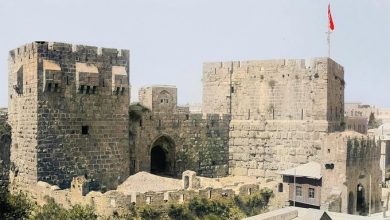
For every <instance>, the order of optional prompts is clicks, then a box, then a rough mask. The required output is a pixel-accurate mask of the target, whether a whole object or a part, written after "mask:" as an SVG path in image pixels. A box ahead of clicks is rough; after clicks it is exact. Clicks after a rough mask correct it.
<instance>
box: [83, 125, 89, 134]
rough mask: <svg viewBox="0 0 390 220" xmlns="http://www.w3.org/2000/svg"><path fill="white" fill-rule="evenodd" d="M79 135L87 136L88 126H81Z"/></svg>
mask: <svg viewBox="0 0 390 220" xmlns="http://www.w3.org/2000/svg"><path fill="white" fill-rule="evenodd" d="M81 134H83V135H87V134H89V126H87V125H84V126H81Z"/></svg>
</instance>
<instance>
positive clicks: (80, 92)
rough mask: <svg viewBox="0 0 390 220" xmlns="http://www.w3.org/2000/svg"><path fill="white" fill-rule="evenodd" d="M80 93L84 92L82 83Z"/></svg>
mask: <svg viewBox="0 0 390 220" xmlns="http://www.w3.org/2000/svg"><path fill="white" fill-rule="evenodd" d="M80 93H81V94H83V93H84V85H81V86H80Z"/></svg>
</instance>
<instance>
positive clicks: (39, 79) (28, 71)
mask: <svg viewBox="0 0 390 220" xmlns="http://www.w3.org/2000/svg"><path fill="white" fill-rule="evenodd" d="M8 90H9V123H10V125H11V126H12V147H11V160H12V162H13V165H14V166H13V167H12V175H13V177H12V178H11V179H13V180H14V184H15V185H19V184H20V185H26V184H30V183H34V182H36V181H45V182H48V183H50V184H56V185H59V186H60V187H61V188H66V187H69V186H70V183H71V181H72V178H73V177H75V176H80V175H85V176H86V177H87V178H88V179H89V180H91V186H92V188H95V189H112V188H115V187H116V186H117V185H118V184H119V183H121V182H122V181H124V179H125V178H126V177H128V175H129V157H128V155H129V149H128V143H129V128H128V119H129V113H128V106H129V102H130V98H129V51H128V50H117V49H108V48H97V47H92V46H84V45H71V44H66V43H52V42H33V43H30V44H27V45H25V46H22V47H19V48H17V49H15V50H11V51H10V52H9V87H8Z"/></svg>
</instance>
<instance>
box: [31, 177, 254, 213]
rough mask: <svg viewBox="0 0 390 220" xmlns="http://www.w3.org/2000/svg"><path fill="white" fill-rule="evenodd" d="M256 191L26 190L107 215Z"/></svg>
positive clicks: (251, 188) (251, 187)
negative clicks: (89, 207)
mask: <svg viewBox="0 0 390 220" xmlns="http://www.w3.org/2000/svg"><path fill="white" fill-rule="evenodd" d="M259 190H260V187H259V185H257V184H243V185H241V186H238V188H236V189H231V188H211V187H209V188H205V189H199V190H178V191H162V192H145V193H139V192H137V193H132V194H131V195H126V194H124V193H122V192H118V191H116V190H111V191H108V192H106V193H100V192H95V191H92V192H89V193H88V194H87V195H85V196H83V195H82V194H81V193H80V192H79V191H75V190H73V191H72V189H65V190H61V189H59V188H58V187H57V186H53V185H50V184H48V183H45V182H38V183H37V184H36V185H34V186H31V187H30V188H29V191H28V193H29V194H30V195H31V197H32V198H33V199H34V200H35V201H37V203H38V204H40V205H42V204H44V203H45V202H46V198H47V197H51V198H53V199H54V201H56V202H57V203H59V204H62V205H63V206H64V207H65V208H70V207H71V206H72V205H75V204H81V205H90V206H93V207H94V208H95V209H96V211H97V213H99V214H101V215H105V216H109V215H112V214H113V213H114V212H118V213H121V212H123V211H126V210H127V209H128V208H129V207H130V206H131V205H136V206H143V205H150V206H152V207H160V206H161V205H164V204H181V203H185V202H188V201H190V200H191V199H193V198H195V197H199V198H206V199H218V198H233V197H234V196H235V195H241V196H243V195H250V194H253V193H256V192H258V191H259Z"/></svg>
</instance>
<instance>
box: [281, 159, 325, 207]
mask: <svg viewBox="0 0 390 220" xmlns="http://www.w3.org/2000/svg"><path fill="white" fill-rule="evenodd" d="M280 174H281V175H283V182H284V183H285V184H287V185H288V189H289V190H288V194H289V196H288V200H289V203H290V206H298V207H303V208H316V209H319V208H320V206H321V186H322V176H321V164H320V163H317V162H309V163H307V164H304V165H301V166H298V167H294V168H291V169H288V170H285V171H282V172H280Z"/></svg>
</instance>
